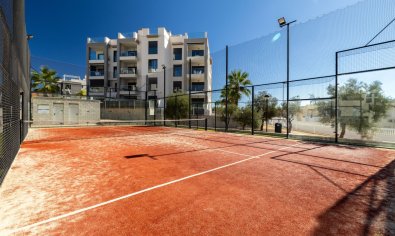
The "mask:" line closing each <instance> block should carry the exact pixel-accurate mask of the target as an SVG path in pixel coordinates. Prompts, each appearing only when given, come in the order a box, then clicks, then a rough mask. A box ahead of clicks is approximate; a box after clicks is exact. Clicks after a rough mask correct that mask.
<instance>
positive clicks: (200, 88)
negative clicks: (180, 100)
mask: <svg viewBox="0 0 395 236" xmlns="http://www.w3.org/2000/svg"><path fill="white" fill-rule="evenodd" d="M191 91H195V92H197V91H204V85H192V87H191Z"/></svg>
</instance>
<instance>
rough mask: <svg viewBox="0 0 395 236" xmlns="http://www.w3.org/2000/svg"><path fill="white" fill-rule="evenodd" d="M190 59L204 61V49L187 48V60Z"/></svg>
mask: <svg viewBox="0 0 395 236" xmlns="http://www.w3.org/2000/svg"><path fill="white" fill-rule="evenodd" d="M189 59H191V61H193V62H197V63H204V50H201V49H199V50H194V49H192V50H189V51H188V60H189Z"/></svg>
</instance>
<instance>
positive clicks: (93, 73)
mask: <svg viewBox="0 0 395 236" xmlns="http://www.w3.org/2000/svg"><path fill="white" fill-rule="evenodd" d="M89 74H90V76H104V71H91V72H90V73H89Z"/></svg>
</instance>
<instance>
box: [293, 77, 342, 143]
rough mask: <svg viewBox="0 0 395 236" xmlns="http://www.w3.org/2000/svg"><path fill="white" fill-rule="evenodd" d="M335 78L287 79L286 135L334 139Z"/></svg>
mask: <svg viewBox="0 0 395 236" xmlns="http://www.w3.org/2000/svg"><path fill="white" fill-rule="evenodd" d="M335 81H336V77H335V76H325V77H320V78H311V79H305V80H299V81H291V82H290V84H289V87H290V88H289V93H290V94H289V99H290V101H289V108H288V124H289V133H290V135H294V136H297V135H300V136H310V137H311V138H318V137H319V138H329V139H334V137H335V125H334V124H335V114H336V113H335V108H336V106H335Z"/></svg>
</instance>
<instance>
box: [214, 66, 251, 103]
mask: <svg viewBox="0 0 395 236" xmlns="http://www.w3.org/2000/svg"><path fill="white" fill-rule="evenodd" d="M250 85H252V83H251V81H250V80H249V79H248V73H247V72H242V71H241V70H234V71H232V72H231V73H230V75H229V76H228V104H229V103H230V104H235V105H237V104H238V102H239V101H240V99H241V97H242V96H243V95H245V96H250V95H251V90H250V89H249V88H248V86H250ZM221 98H222V99H223V101H225V99H226V85H225V86H224V88H223V89H222V90H221Z"/></svg>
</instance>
